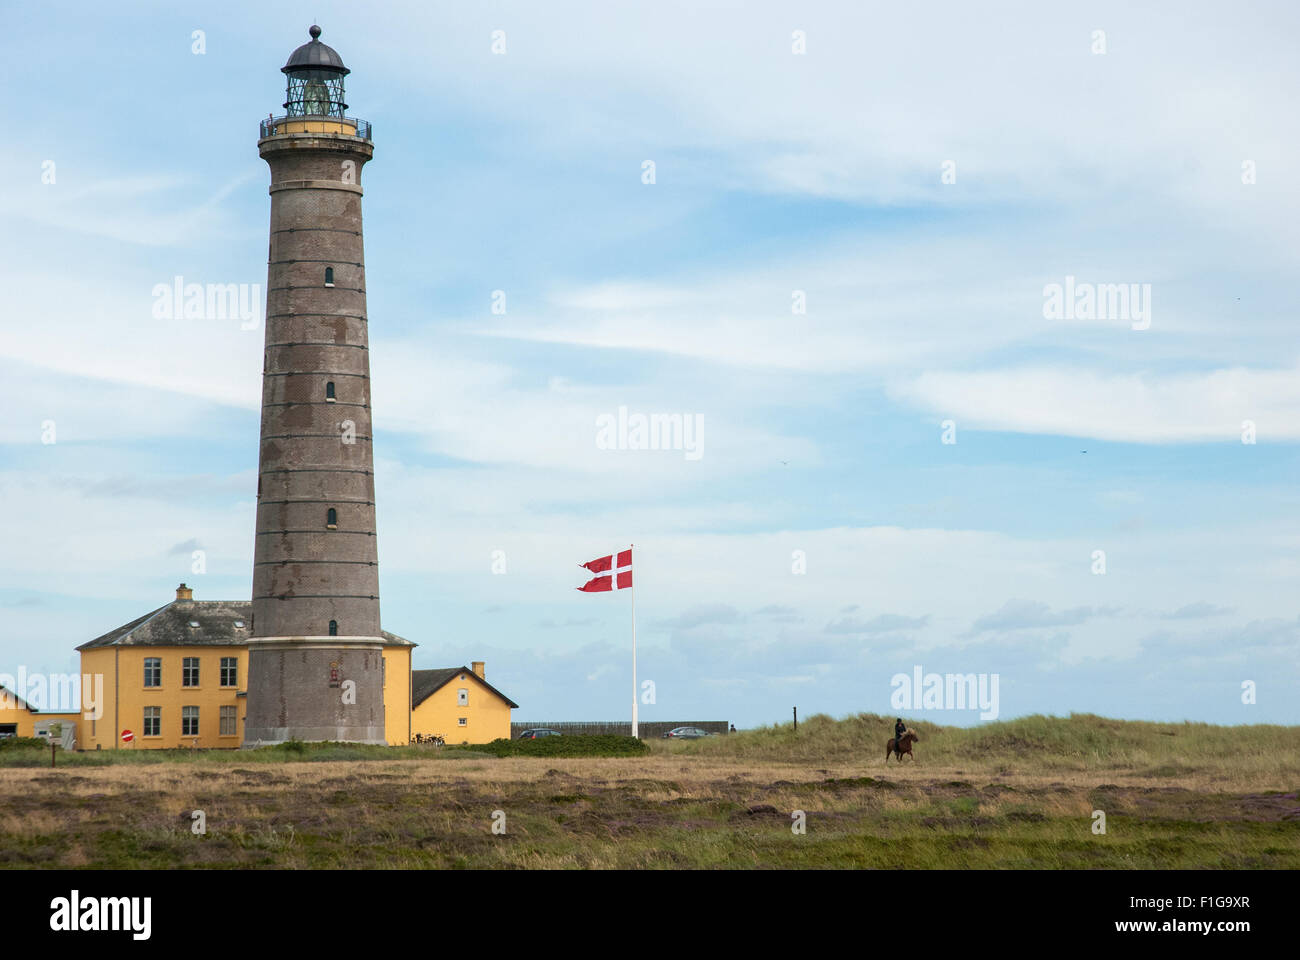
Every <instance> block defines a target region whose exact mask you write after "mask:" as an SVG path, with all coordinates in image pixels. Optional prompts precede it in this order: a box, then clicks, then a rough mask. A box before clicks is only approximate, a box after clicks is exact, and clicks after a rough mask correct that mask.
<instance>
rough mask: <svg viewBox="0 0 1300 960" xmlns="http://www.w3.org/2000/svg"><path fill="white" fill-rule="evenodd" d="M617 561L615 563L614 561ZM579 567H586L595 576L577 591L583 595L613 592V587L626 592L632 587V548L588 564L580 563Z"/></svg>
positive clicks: (598, 558)
mask: <svg viewBox="0 0 1300 960" xmlns="http://www.w3.org/2000/svg"><path fill="white" fill-rule="evenodd" d="M616 559H617V563H616V562H615V560H616ZM579 566H582V567H586V568H587V569H588V570H590V571H591V572H592V573H594V574H597V576H595V577H592V578H591V579H590V580H588V581H587V583H586V585H585V586H581V587H578V588H577V589H579V590H581V591H583V592H584V593H602V592H604V591H605V590H613V589H614V588H615V586H617V588H618V589H619V590H626V589H627V588H629V587H630V586H632V548H631V547H628V548H627V549H626V550H623V551H620V552H619V553H617V554H612V553H611V554H610V555H609V556H607V557H597V558H596V559H595V560H592V561H591V562H590V563H582V564H579Z"/></svg>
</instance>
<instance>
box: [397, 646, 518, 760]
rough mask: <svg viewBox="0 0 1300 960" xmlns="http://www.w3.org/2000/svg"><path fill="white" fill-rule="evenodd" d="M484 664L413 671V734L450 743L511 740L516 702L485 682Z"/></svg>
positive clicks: (478, 662) (476, 661)
mask: <svg viewBox="0 0 1300 960" xmlns="http://www.w3.org/2000/svg"><path fill="white" fill-rule="evenodd" d="M484 674H485V671H484V664H483V661H482V660H475V661H474V662H473V664H472V665H471V666H469V667H446V668H443V669H440V670H412V671H411V732H412V734H417V733H418V734H421V735H423V736H426V737H430V736H439V737H442V738H443V739H444V740H446V741H447V743H490V742H491V741H493V740H497V739H505V740H509V739H510V711H511V710H514V709H517V708H518V707H519V704H517V703H515V702H514V701H513V700H511V699H510V698H509V697H507V696H506V695H505V694H504V693H502V692H501V691H500V690H498V689H497V688H496V687H494V686H492V685H491V684H490V683H488V682H487V680H486V679H484Z"/></svg>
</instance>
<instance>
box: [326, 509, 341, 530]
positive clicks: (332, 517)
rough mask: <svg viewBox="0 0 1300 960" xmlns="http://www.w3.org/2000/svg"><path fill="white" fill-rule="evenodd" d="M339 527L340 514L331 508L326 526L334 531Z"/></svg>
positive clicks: (327, 515)
mask: <svg viewBox="0 0 1300 960" xmlns="http://www.w3.org/2000/svg"><path fill="white" fill-rule="evenodd" d="M338 525H339V512H338V511H337V510H335V509H334V508H333V507H330V508H329V511H328V512H327V513H326V514H325V526H327V527H329V528H330V529H331V530H333V529H334V528H335V527H337V526H338Z"/></svg>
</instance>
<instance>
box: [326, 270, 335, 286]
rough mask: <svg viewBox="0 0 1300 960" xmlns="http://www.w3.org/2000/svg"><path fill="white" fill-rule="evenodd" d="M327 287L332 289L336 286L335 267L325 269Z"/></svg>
mask: <svg viewBox="0 0 1300 960" xmlns="http://www.w3.org/2000/svg"><path fill="white" fill-rule="evenodd" d="M325 286H327V287H332V286H334V268H333V267H326V268H325Z"/></svg>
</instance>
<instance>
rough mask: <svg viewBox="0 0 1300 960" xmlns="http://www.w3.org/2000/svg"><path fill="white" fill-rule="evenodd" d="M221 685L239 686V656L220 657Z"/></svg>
mask: <svg viewBox="0 0 1300 960" xmlns="http://www.w3.org/2000/svg"><path fill="white" fill-rule="evenodd" d="M221 685H222V686H223V687H237V686H239V658H238V657H222V658H221ZM223 709H224V708H223Z"/></svg>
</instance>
